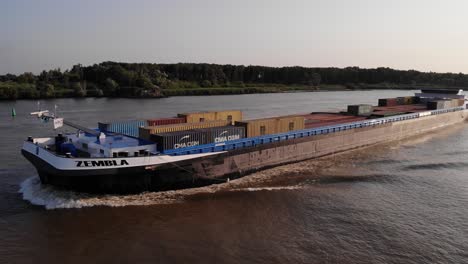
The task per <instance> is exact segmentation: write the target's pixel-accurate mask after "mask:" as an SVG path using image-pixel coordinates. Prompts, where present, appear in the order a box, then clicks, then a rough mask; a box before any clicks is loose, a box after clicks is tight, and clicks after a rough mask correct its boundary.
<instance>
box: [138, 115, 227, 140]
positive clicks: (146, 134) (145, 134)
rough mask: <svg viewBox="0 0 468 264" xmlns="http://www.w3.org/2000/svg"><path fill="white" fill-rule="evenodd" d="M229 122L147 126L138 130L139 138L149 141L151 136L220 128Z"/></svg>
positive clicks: (217, 121)
mask: <svg viewBox="0 0 468 264" xmlns="http://www.w3.org/2000/svg"><path fill="white" fill-rule="evenodd" d="M230 124H231V122H229V121H224V120H216V121H206V122H198V123H183V124H173V125H164V126H149V127H140V128H139V137H140V138H142V139H146V140H150V137H151V134H160V133H168V132H177V131H186V130H192V129H200V128H209V127H221V126H227V125H230Z"/></svg>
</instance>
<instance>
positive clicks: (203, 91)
mask: <svg viewBox="0 0 468 264" xmlns="http://www.w3.org/2000/svg"><path fill="white" fill-rule="evenodd" d="M422 88H438V89H440V88H443V89H456V90H458V89H463V87H447V86H437V85H404V84H389V83H380V84H362V83H361V84H347V85H339V84H337V85H334V84H333V85H332V84H321V85H319V86H308V85H281V84H278V85H274V84H267V85H261V84H260V85H259V84H246V85H244V86H223V87H191V88H178V87H177V88H172V87H171V88H166V89H159V90H158V91H157V92H152V93H151V92H142V93H140V94H137V95H132V94H128V93H124V94H121V95H118V94H115V95H113V96H105V95H104V94H103V93H102V92H100V91H99V90H87V91H86V92H85V93H80V94H77V93H76V92H75V91H74V90H71V89H58V90H53V91H49V92H45V93H44V92H41V91H37V90H36V88H35V87H34V85H33V84H18V83H11V82H10V83H5V82H0V100H17V99H53V98H83V97H110V98H135V99H139V98H142V99H144V98H164V97H172V96H206V95H236V94H261V93H294V92H327V91H360V90H420V89H422Z"/></svg>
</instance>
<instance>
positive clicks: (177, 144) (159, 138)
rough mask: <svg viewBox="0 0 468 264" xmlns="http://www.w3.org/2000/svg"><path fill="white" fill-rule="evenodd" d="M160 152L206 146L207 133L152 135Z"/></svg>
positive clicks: (191, 132)
mask: <svg viewBox="0 0 468 264" xmlns="http://www.w3.org/2000/svg"><path fill="white" fill-rule="evenodd" d="M150 140H151V141H153V142H155V143H156V147H157V149H158V151H161V152H163V151H165V150H169V149H178V148H185V147H192V146H198V145H203V144H206V143H207V142H206V133H203V132H199V131H178V132H172V133H161V134H154V135H151V138H150Z"/></svg>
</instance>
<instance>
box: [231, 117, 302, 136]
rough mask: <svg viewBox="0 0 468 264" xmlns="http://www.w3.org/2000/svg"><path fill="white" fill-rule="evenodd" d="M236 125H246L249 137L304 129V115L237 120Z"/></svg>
mask: <svg viewBox="0 0 468 264" xmlns="http://www.w3.org/2000/svg"><path fill="white" fill-rule="evenodd" d="M235 124H236V126H241V127H244V128H245V130H246V136H247V137H257V136H263V135H270V134H278V133H284V132H288V131H293V130H300V129H304V117H303V116H290V117H278V118H265V119H254V120H245V121H237V122H236V123H235Z"/></svg>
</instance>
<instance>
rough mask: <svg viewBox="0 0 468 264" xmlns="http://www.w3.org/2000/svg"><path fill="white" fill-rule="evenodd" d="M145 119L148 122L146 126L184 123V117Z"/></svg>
mask: <svg viewBox="0 0 468 264" xmlns="http://www.w3.org/2000/svg"><path fill="white" fill-rule="evenodd" d="M146 121H147V122H148V126H164V125H172V124H181V123H185V118H183V117H168V118H158V119H149V120H146Z"/></svg>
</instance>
